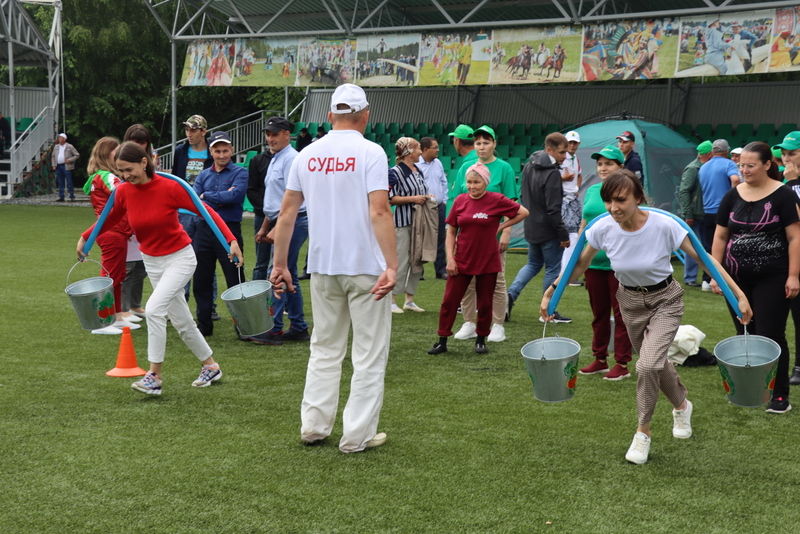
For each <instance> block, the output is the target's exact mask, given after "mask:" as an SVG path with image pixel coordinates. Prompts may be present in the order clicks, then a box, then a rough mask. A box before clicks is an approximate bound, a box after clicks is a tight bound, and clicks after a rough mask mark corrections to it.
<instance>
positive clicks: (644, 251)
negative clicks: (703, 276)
mask: <svg viewBox="0 0 800 534" xmlns="http://www.w3.org/2000/svg"><path fill="white" fill-rule="evenodd" d="M646 213H647V214H648V217H647V221H645V223H644V225H643V226H642V227H641V228H640V229H638V230H636V231H635V232H627V231H625V230H623V229H622V228H621V227H620V226H619V224H617V223H616V221H614V219H613V218H612V217H611V216H610V215H609V216H608V217H604V218H602V219H600V220H599V221H597V222H596V223H595V224H593V225H592V226H591V228H589V229H588V230H586V240H587V242H588V243H589V246H591V247H592V248H595V249H597V250H603V251H605V253H606V255H607V256H608V259H609V260H611V268H612V269H613V270H614V273H615V276H616V277H617V280H619V282H620V283H621V284H622V285H624V286H652V285H654V284H657V283H659V282H661V281H663V280H664V279H665V278H666V277H667V276H669V275H670V274H672V264H671V263H670V258H671V256H672V252H673V251H675V250H677V249H678V248H680V245H681V243H682V242H683V239H684V238H685V237H686V235H687V232H686V230H684V228H683V227H682V226H681V225H680V224H678V222H677V221H675V220H673V219H672V218H671V217H668V216H667V215H663V214H661V213H656V212H653V211H648V212H646Z"/></svg>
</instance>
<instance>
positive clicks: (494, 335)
mask: <svg viewBox="0 0 800 534" xmlns="http://www.w3.org/2000/svg"><path fill="white" fill-rule="evenodd" d="M486 340H487V341H494V342H495V343H499V342H500V341H505V340H506V327H504V326H503V325H501V324H493V325H492V331H491V332H489V337H487V338H486Z"/></svg>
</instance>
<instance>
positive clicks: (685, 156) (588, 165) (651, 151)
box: [510, 119, 697, 250]
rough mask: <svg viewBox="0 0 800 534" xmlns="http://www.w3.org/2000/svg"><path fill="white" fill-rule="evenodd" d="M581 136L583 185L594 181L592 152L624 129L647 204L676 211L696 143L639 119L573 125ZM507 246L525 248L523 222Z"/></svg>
mask: <svg viewBox="0 0 800 534" xmlns="http://www.w3.org/2000/svg"><path fill="white" fill-rule="evenodd" d="M575 131H576V132H578V133H579V134H580V136H581V144H580V146H579V147H578V159H579V161H580V163H581V167H582V168H583V185H582V186H581V190H580V195H581V197H582V196H583V193H584V192H585V191H586V188H587V187H589V186H591V185H592V184H595V183H597V181H598V180H599V178H598V177H597V175H596V174H595V172H594V171H595V164H594V160H592V157H591V156H592V154H593V153H594V152H597V151H598V150H599V149H601V148H603V147H604V146H606V145H610V144H615V143H616V142H617V140H616V137H617V136H618V135H619V134H621V133H622V132H624V131H630V132H632V133H633V134H634V135H635V136H636V146H635V147H634V150H635V151H636V152H638V153H639V156H640V157H641V158H642V166H643V167H644V178H645V180H644V189H645V193H646V195H647V199H648V204H649V205H650V206H653V207H656V208H661V209H664V210H667V211H671V212H673V213H675V212H677V211H678V186H679V185H680V181H681V173H682V172H683V168H684V167H685V166H686V165H687V164H688V163H689V162H690V161H692V160H693V159H694V158H695V156H696V155H697V153H696V152H695V148H696V144H695V143H692V142H690V141H688V140H687V139H686V138H685V137H683V136H682V135H681V134H679V133H678V132H676V131H675V130H672V129H671V128H670V127H669V126H666V125H664V124H660V123H656V122H648V121H643V120H639V119H627V120H606V121H602V122H594V123H591V124H586V125H584V126H581V127H579V128H575ZM510 248H512V249H518V250H527V248H528V244H527V242H526V241H525V236H524V232H523V223H520V224H517V225H516V226H514V228H512V233H511V244H510Z"/></svg>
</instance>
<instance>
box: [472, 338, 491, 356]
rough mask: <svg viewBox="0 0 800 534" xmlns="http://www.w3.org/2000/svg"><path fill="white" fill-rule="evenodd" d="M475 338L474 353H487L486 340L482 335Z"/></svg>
mask: <svg viewBox="0 0 800 534" xmlns="http://www.w3.org/2000/svg"><path fill="white" fill-rule="evenodd" d="M476 337H477V338H478V339H476V340H475V354H487V353H488V352H489V349H487V348H486V341H485V340H484V338H483V336H476Z"/></svg>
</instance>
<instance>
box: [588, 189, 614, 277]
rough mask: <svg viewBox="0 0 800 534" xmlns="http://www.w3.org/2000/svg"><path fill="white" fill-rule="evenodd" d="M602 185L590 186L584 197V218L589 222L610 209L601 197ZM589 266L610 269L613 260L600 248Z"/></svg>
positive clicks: (602, 269) (603, 269) (601, 269)
mask: <svg viewBox="0 0 800 534" xmlns="http://www.w3.org/2000/svg"><path fill="white" fill-rule="evenodd" d="M602 185H603V184H602V183H599V184H594V185H593V186H590V187H589V188H588V189H587V190H586V194H585V195H584V197H583V220H584V221H586V223H587V224H588V223H590V222H592V219H594V218H595V217H597V216H598V215H602V214H603V213H606V212H607V211H608V210H606V203H605V202H603V199H602V198H600V188H601V187H602ZM589 268H590V269H597V270H599V271H610V270H611V262H610V261H609V259H608V256H606V253H605V252H603V251H602V250H600V251H598V252H597V254H596V255H595V257H594V258H593V259H592V263H591V264H590V265H589Z"/></svg>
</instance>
